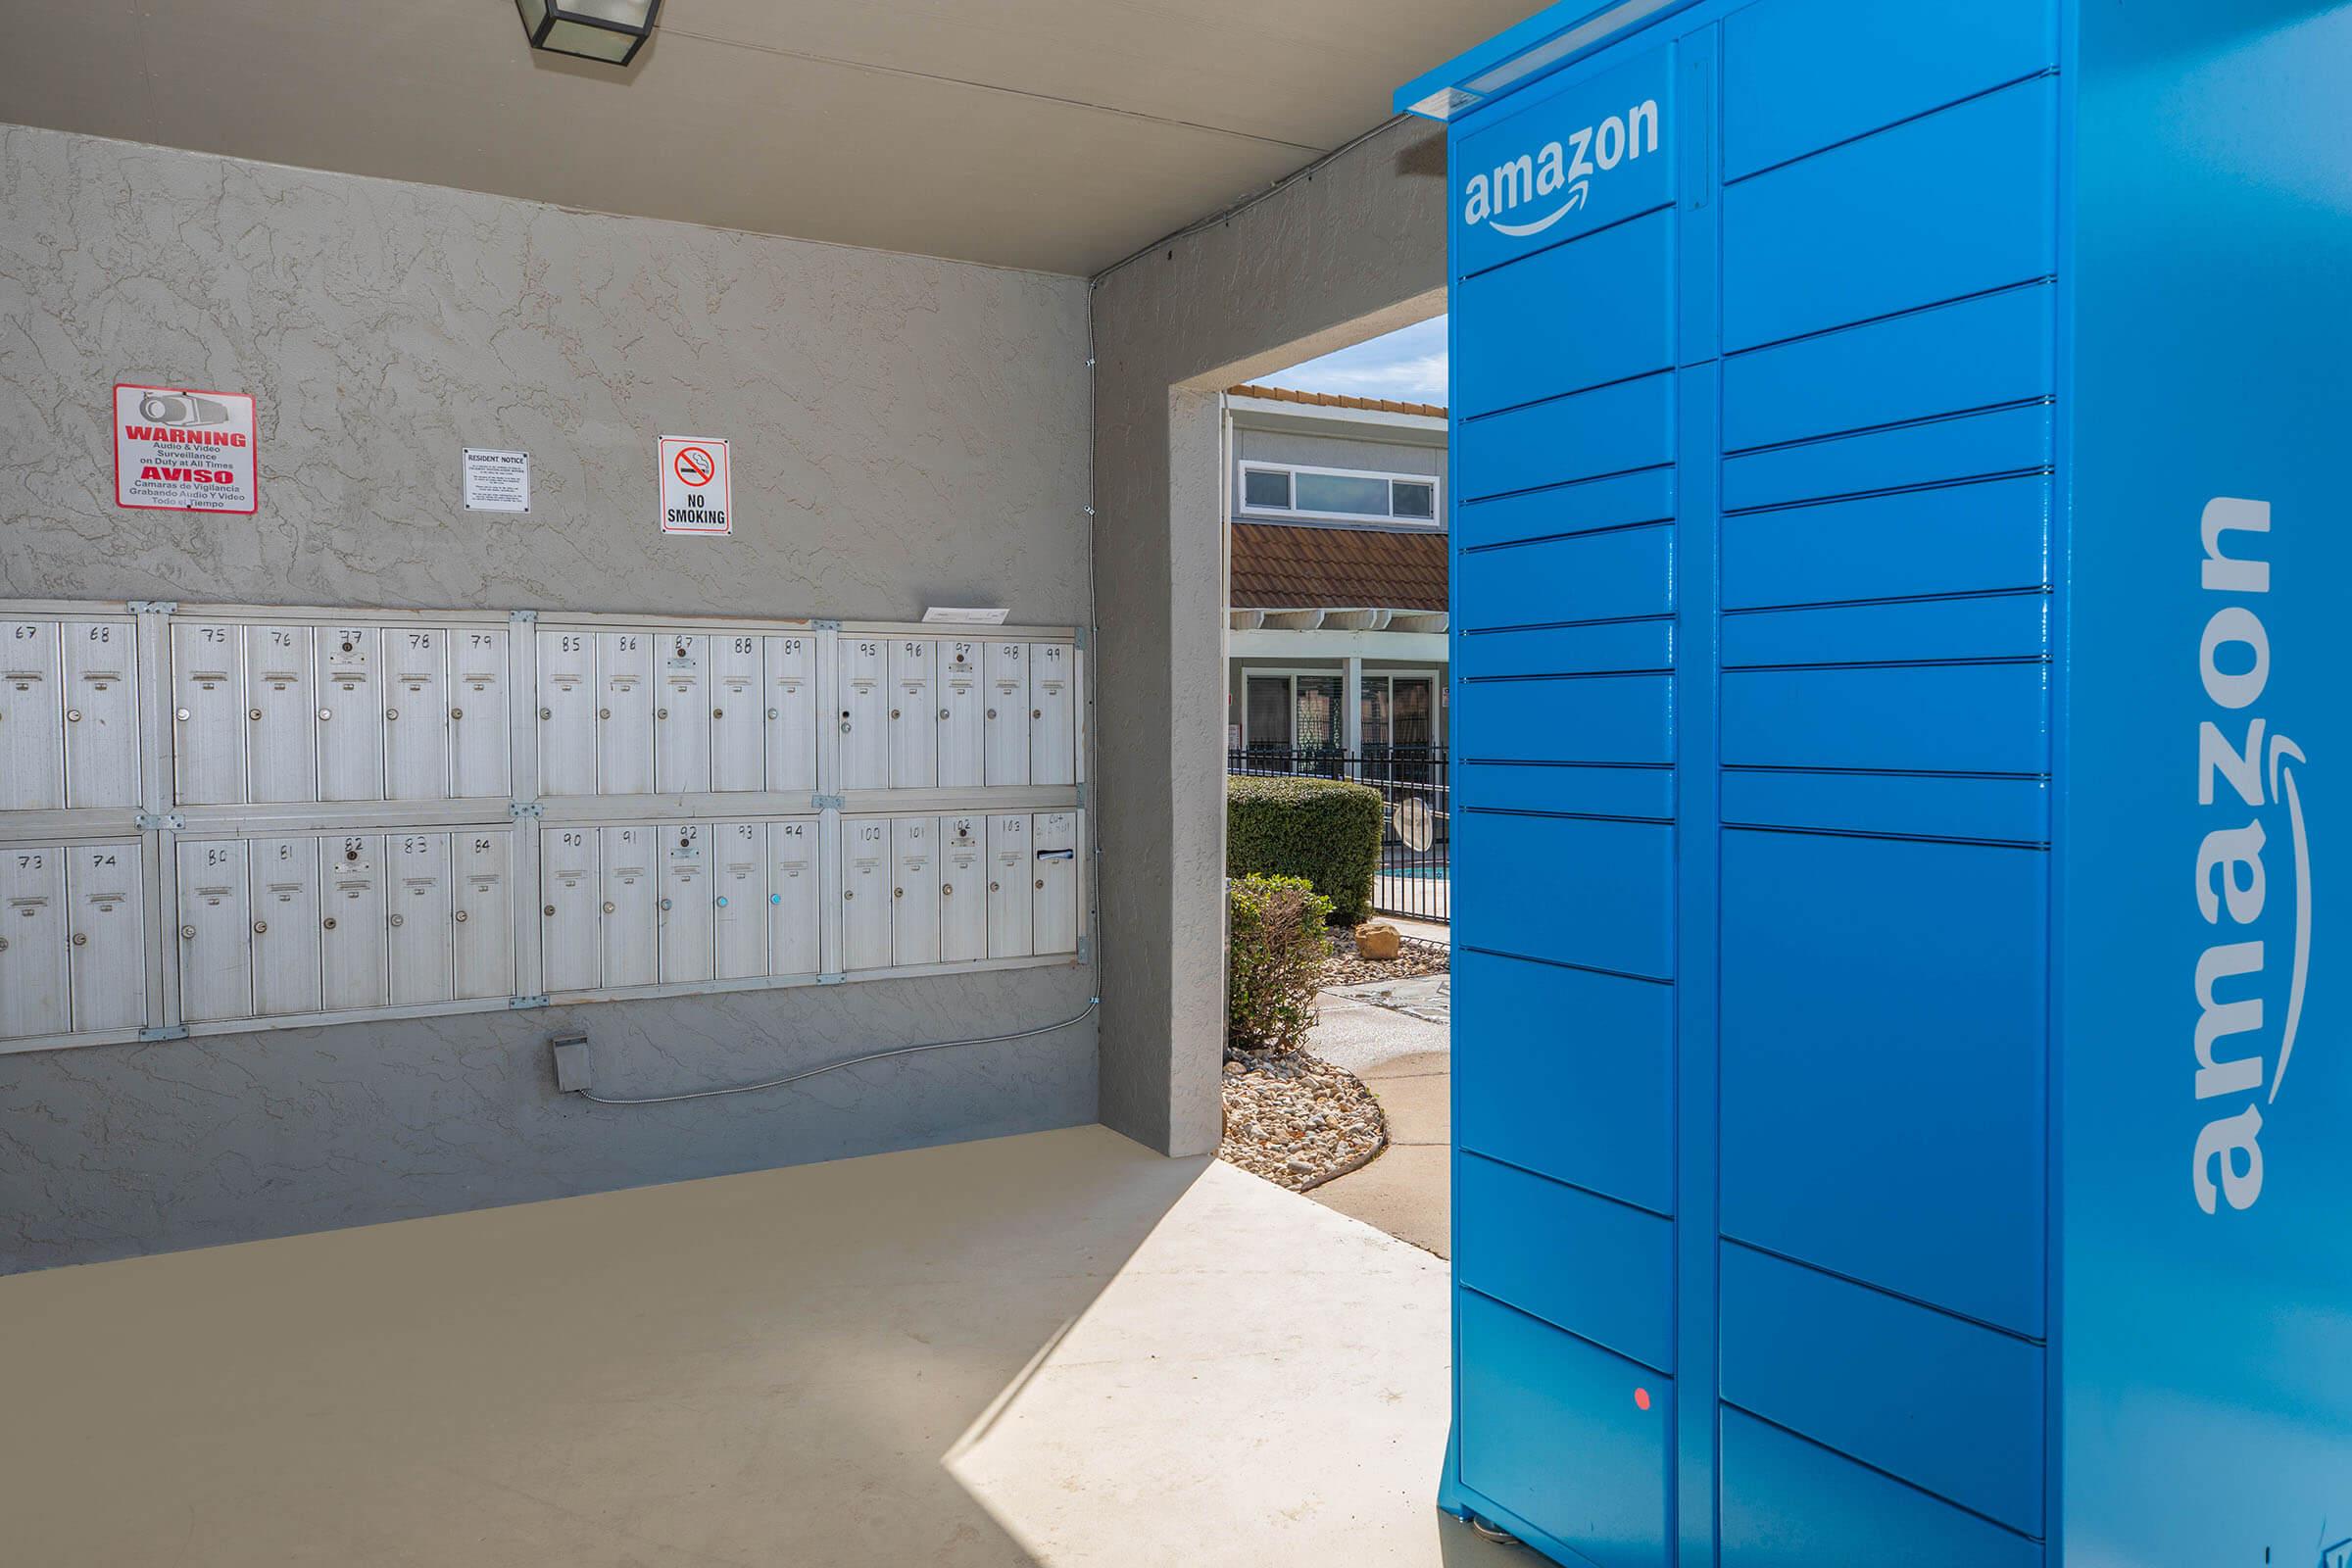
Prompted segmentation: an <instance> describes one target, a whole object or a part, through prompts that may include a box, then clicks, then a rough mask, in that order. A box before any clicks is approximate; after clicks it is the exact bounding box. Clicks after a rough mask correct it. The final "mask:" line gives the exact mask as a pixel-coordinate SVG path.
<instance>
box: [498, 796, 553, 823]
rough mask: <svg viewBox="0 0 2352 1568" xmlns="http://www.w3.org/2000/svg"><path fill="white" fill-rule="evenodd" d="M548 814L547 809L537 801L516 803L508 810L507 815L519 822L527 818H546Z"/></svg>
mask: <svg viewBox="0 0 2352 1568" xmlns="http://www.w3.org/2000/svg"><path fill="white" fill-rule="evenodd" d="M546 814H547V811H546V809H545V808H544V807H542V806H541V805H540V804H539V803H538V802H537V801H516V802H515V803H513V804H512V805H510V806H509V807H508V808H507V815H508V816H509V817H511V818H513V819H514V820H515V821H517V822H519V821H521V820H522V819H523V818H524V817H526V816H544V815H546Z"/></svg>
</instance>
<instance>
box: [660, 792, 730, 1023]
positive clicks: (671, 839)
mask: <svg viewBox="0 0 2352 1568" xmlns="http://www.w3.org/2000/svg"><path fill="white" fill-rule="evenodd" d="M654 831H655V833H656V835H657V836H658V837H659V838H660V840H661V845H662V897H661V931H662V984H663V985H679V984H684V983H689V982H692V981H696V980H708V979H710V978H711V975H712V973H713V972H714V971H713V969H712V968H711V938H712V927H713V925H714V923H715V920H716V917H717V912H718V909H717V905H716V904H715V903H714V902H713V901H714V900H715V899H716V898H717V895H716V894H715V893H713V892H712V891H711V843H710V839H709V838H708V836H707V834H706V830H705V828H704V826H703V824H702V823H700V822H670V823H665V824H663V825H662V826H661V827H658V828H656V829H655V830H654Z"/></svg>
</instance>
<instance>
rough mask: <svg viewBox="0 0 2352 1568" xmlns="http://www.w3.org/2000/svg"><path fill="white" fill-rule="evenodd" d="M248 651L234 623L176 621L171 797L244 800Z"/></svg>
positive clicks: (200, 802) (220, 802) (221, 802)
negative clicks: (245, 673) (245, 678)
mask: <svg viewBox="0 0 2352 1568" xmlns="http://www.w3.org/2000/svg"><path fill="white" fill-rule="evenodd" d="M244 653H245V650H244V643H243V639H242V638H241V637H240V636H239V635H238V632H237V628H236V627H234V626H223V625H218V624H199V623H196V622H193V621H187V622H183V621H177V620H174V621H173V622H172V799H173V800H175V801H177V802H178V803H179V804H180V805H182V806H233V805H236V804H237V803H239V802H241V801H243V800H244V799H245V726H246V723H247V722H248V720H247V719H246V717H245V701H244V698H245V681H244V669H245V658H244ZM227 1016H230V1017H243V1016H244V1014H243V1013H231V1014H228V1015H227Z"/></svg>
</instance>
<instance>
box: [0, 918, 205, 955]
mask: <svg viewBox="0 0 2352 1568" xmlns="http://www.w3.org/2000/svg"><path fill="white" fill-rule="evenodd" d="M180 929H181V930H183V931H185V932H186V933H187V934H188V935H189V936H194V935H195V934H196V928H195V927H194V926H192V925H191V926H182V927H181V928H180ZM7 951H8V938H6V937H0V953H6V952H7Z"/></svg>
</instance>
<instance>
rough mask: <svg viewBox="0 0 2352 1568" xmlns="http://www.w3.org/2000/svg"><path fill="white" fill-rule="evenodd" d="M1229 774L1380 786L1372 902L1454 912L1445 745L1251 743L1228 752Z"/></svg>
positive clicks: (1405, 909) (1443, 914)
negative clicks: (1352, 747)
mask: <svg viewBox="0 0 2352 1568" xmlns="http://www.w3.org/2000/svg"><path fill="white" fill-rule="evenodd" d="M1225 771H1226V772H1228V773H1244V774H1255V775H1259V776H1267V777H1273V776H1281V775H1285V774H1288V775H1292V776H1295V777H1300V778H1337V779H1346V780H1347V781H1348V782H1349V783H1351V784H1366V785H1369V786H1371V787H1372V788H1373V789H1376V790H1378V791H1380V799H1381V804H1382V807H1383V809H1382V811H1381V834H1380V870H1379V872H1378V874H1376V875H1375V876H1374V877H1373V880H1372V907H1374V908H1376V909H1378V910H1379V911H1380V912H1381V913H1383V914H1400V915H1404V916H1406V917H1407V918H1409V919H1414V920H1437V921H1444V920H1448V919H1450V918H1451V917H1452V911H1453V898H1452V894H1453V882H1452V879H1451V872H1450V866H1451V863H1452V862H1451V859H1450V858H1449V857H1450V855H1451V852H1452V840H1453V834H1452V823H1453V816H1452V804H1453V795H1452V789H1451V786H1450V784H1449V782H1448V780H1447V774H1446V749H1445V748H1444V747H1442V746H1372V747H1366V748H1365V749H1364V750H1363V751H1361V752H1341V751H1328V750H1322V749H1314V750H1299V749H1296V748H1289V747H1270V746H1250V747H1246V748H1244V749H1242V750H1240V751H1231V752H1227V753H1226V754H1225Z"/></svg>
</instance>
